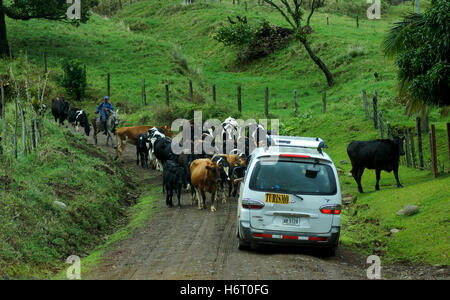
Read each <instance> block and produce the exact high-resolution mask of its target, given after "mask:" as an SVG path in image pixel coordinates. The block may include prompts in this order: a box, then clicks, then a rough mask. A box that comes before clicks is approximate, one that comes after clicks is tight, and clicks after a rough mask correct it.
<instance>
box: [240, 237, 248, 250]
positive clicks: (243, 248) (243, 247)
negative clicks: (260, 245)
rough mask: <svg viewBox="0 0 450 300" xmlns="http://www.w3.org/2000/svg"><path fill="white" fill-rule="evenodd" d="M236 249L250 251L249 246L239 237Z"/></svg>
mask: <svg viewBox="0 0 450 300" xmlns="http://www.w3.org/2000/svg"><path fill="white" fill-rule="evenodd" d="M238 249H239V250H249V249H250V245H249V244H248V243H247V242H246V241H244V240H243V239H241V238H240V237H239V238H238Z"/></svg>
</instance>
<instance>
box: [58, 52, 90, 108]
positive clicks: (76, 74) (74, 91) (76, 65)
mask: <svg viewBox="0 0 450 300" xmlns="http://www.w3.org/2000/svg"><path fill="white" fill-rule="evenodd" d="M62 69H63V72H64V75H63V79H62V82H61V85H62V86H63V87H64V88H65V89H66V92H67V94H68V95H69V96H70V97H72V98H74V99H76V100H80V99H81V98H82V97H83V96H84V95H85V93H86V85H87V83H86V72H85V70H84V66H83V64H82V63H81V62H80V61H79V60H77V59H72V60H67V61H64V62H63V64H62Z"/></svg>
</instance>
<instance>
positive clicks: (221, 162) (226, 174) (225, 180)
mask: <svg viewBox="0 0 450 300" xmlns="http://www.w3.org/2000/svg"><path fill="white" fill-rule="evenodd" d="M212 161H213V162H215V163H216V164H217V165H218V166H219V175H220V181H219V183H220V191H221V192H222V203H226V202H227V197H230V196H231V190H232V189H233V182H232V181H231V178H230V175H231V174H230V172H231V167H230V164H229V163H228V161H227V158H226V157H224V156H221V155H215V156H214V157H213V158H212ZM225 185H228V196H227V195H226V193H225Z"/></svg>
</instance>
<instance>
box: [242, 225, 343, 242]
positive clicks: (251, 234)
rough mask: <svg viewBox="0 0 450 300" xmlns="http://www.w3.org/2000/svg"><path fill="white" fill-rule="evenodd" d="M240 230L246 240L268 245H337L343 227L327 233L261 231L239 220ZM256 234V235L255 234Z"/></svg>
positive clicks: (332, 229) (332, 228) (334, 228)
mask: <svg viewBox="0 0 450 300" xmlns="http://www.w3.org/2000/svg"><path fill="white" fill-rule="evenodd" d="M239 223H240V224H239V227H240V228H239V232H240V234H241V237H242V238H243V239H244V241H246V242H248V243H255V244H267V245H280V244H281V245H305V246H314V247H328V248H330V247H336V246H337V245H338V242H339V235H340V232H341V228H340V227H338V226H336V227H331V230H330V231H329V232H327V233H302V232H283V231H261V230H257V229H254V228H252V227H251V226H250V223H249V222H245V221H241V222H239ZM255 234H256V236H255ZM310 237H311V238H313V239H314V238H322V239H324V238H326V241H325V240H310V239H309V238H310Z"/></svg>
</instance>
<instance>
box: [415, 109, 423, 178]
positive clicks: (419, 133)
mask: <svg viewBox="0 0 450 300" xmlns="http://www.w3.org/2000/svg"><path fill="white" fill-rule="evenodd" d="M420 122H421V121H420V118H419V117H416V132H417V151H418V152H419V168H420V169H421V170H423V169H424V164H423V149H422V129H421V128H420Z"/></svg>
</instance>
